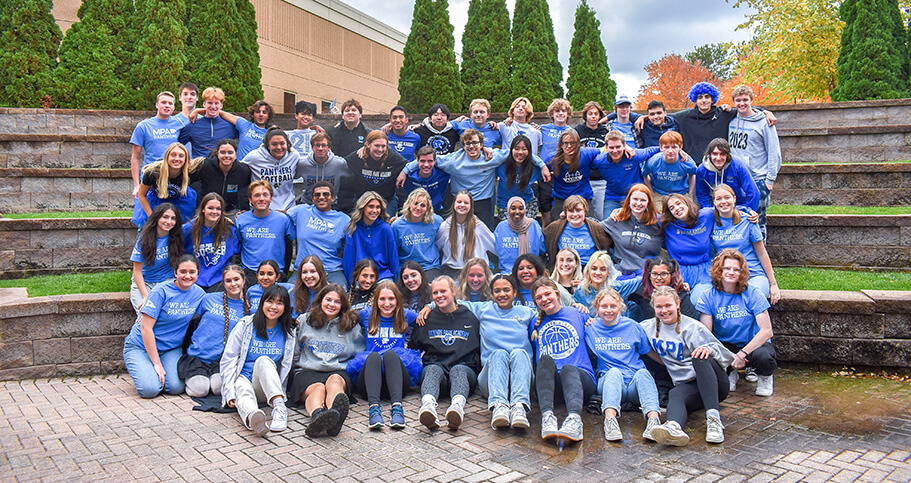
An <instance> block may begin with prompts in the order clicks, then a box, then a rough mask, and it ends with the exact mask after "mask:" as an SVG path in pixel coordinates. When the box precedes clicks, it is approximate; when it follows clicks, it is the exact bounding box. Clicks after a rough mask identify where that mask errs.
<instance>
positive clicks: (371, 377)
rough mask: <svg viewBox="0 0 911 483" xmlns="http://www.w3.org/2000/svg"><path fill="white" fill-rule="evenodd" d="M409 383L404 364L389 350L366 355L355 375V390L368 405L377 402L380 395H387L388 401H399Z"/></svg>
mask: <svg viewBox="0 0 911 483" xmlns="http://www.w3.org/2000/svg"><path fill="white" fill-rule="evenodd" d="M410 385H411V379H410V377H409V376H408V370H406V369H405V364H404V363H403V362H402V359H400V358H399V355H398V354H396V353H395V351H391V350H387V351H386V352H384V353H383V354H382V355H380V353H379V352H374V353H372V354H370V355H369V356H367V360H366V361H365V362H364V367H363V368H361V373H360V374H359V375H358V376H357V390H358V392H359V393H361V397H363V398H366V399H367V403H368V404H370V405H374V404H379V403H380V397H381V395H387V396H388V397H389V400H390V401H392V402H394V403H400V402H402V392H403V390H404V388H406V387H409V386H410ZM384 389H385V391H384Z"/></svg>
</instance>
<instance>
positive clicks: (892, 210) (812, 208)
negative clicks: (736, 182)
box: [769, 205, 911, 215]
mask: <svg viewBox="0 0 911 483" xmlns="http://www.w3.org/2000/svg"><path fill="white" fill-rule="evenodd" d="M769 214H770V215H911V206H832V205H770V206H769Z"/></svg>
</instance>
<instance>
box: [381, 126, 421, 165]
mask: <svg viewBox="0 0 911 483" xmlns="http://www.w3.org/2000/svg"><path fill="white" fill-rule="evenodd" d="M386 137H388V138H389V148H390V149H392V150H393V151H395V152H397V153H399V154H401V155H402V157H403V158H405V161H414V152H415V151H417V149H418V148H419V147H421V136H420V134H418V133H416V132H414V131H405V135H404V136H399V135H397V134H396V133H395V132H392V131H390V132H389V134H388V135H387V136H386Z"/></svg>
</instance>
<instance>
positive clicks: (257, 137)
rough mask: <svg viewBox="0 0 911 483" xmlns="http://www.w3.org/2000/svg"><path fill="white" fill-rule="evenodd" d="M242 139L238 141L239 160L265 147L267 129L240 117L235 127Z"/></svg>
mask: <svg viewBox="0 0 911 483" xmlns="http://www.w3.org/2000/svg"><path fill="white" fill-rule="evenodd" d="M234 126H235V127H236V128H237V132H238V134H239V135H240V137H239V138H238V140H237V159H244V158H245V157H247V155H248V154H250V151H253V150H254V149H256V148H258V147H260V146H262V145H263V138H265V137H266V128H265V127H259V126H257V125H256V124H253V123H252V122H250V121H248V120H246V119H244V118H242V117H239V118H237V124H235V125H234Z"/></svg>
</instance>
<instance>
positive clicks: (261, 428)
mask: <svg viewBox="0 0 911 483" xmlns="http://www.w3.org/2000/svg"><path fill="white" fill-rule="evenodd" d="M250 429H252V430H253V432H254V433H256V435H257V436H260V437H264V436H265V435H266V434H268V433H269V427H268V426H266V414H265V413H263V412H262V411H256V412H254V413H253V414H251V415H250Z"/></svg>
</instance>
